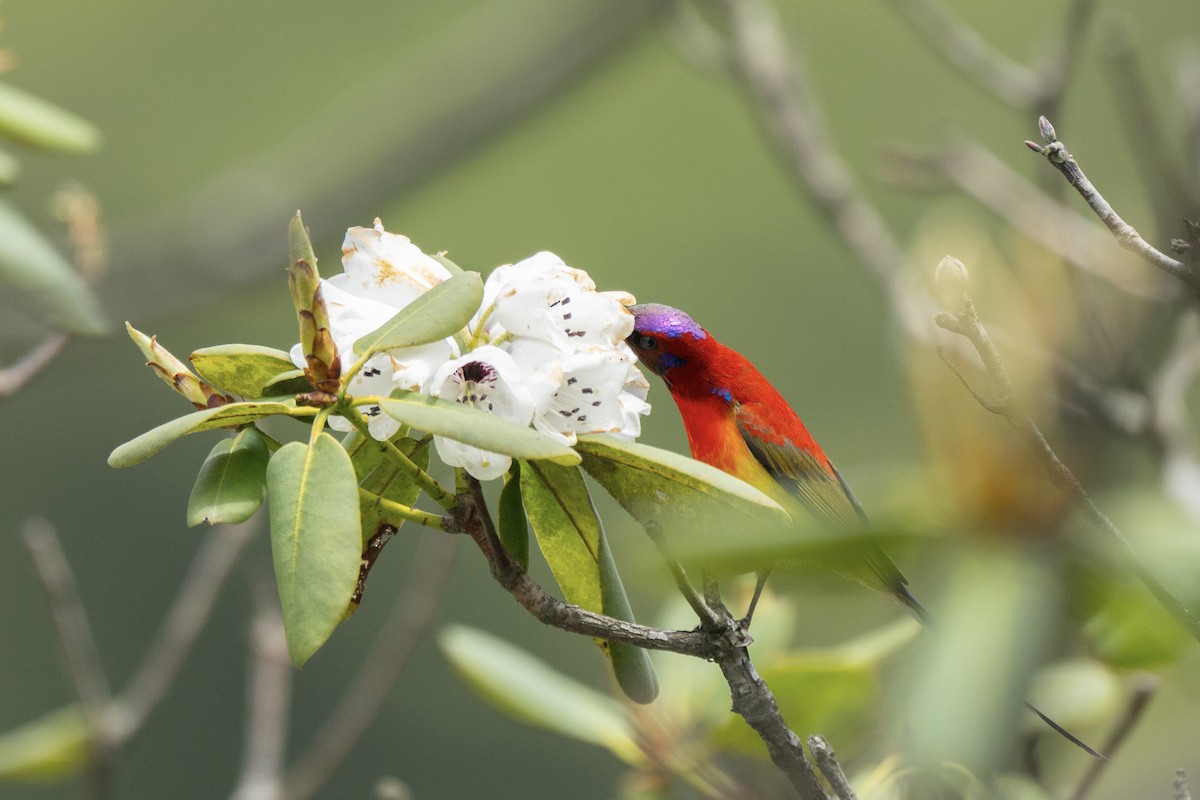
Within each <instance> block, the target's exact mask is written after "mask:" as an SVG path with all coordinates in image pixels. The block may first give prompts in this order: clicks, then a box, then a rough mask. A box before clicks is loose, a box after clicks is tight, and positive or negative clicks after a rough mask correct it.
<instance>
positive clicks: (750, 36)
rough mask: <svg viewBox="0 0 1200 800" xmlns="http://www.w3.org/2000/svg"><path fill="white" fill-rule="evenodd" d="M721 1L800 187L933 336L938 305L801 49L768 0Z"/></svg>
mask: <svg viewBox="0 0 1200 800" xmlns="http://www.w3.org/2000/svg"><path fill="white" fill-rule="evenodd" d="M721 6H722V7H723V9H724V11H725V15H726V16H727V17H728V19H729V24H730V29H731V34H732V35H731V41H730V47H731V51H730V52H731V56H732V61H733V64H734V66H735V67H736V68H737V74H738V76H739V77H740V79H741V82H742V85H743V86H744V88H745V90H746V93H747V95H748V97H749V99H750V100H752V101H753V104H752V110H753V111H754V113H755V114H756V115H757V116H758V117H759V119H760V121H761V122H762V124H763V126H764V127H765V129H766V130H767V132H768V133H769V134H770V141H771V143H772V144H773V145H774V146H775V147H776V149H777V150H778V152H779V154H780V156H781V157H782V158H783V161H784V163H785V165H786V166H787V167H788V174H789V175H790V176H791V178H792V181H793V183H794V184H795V186H796V188H797V189H799V190H800V192H801V193H802V194H803V195H804V196H806V197H807V198H809V199H810V200H811V201H812V203H813V205H814V207H815V208H816V209H817V211H818V212H819V213H821V214H822V215H823V216H824V217H825V218H826V220H827V221H828V222H829V223H830V225H831V226H832V228H833V230H834V231H835V232H836V233H837V234H838V236H840V237H841V239H842V241H844V242H845V244H846V245H847V247H849V249H850V251H851V252H852V253H853V254H854V256H855V257H856V258H857V259H858V260H859V261H860V262H861V263H862V264H863V265H864V266H865V267H866V268H867V271H868V273H869V274H870V276H871V277H872V278H874V279H875V280H876V281H877V282H878V283H879V284H880V285H881V286H882V287H883V289H884V291H886V292H887V295H888V300H889V302H890V304H891V306H892V310H893V312H894V313H895V314H896V317H897V319H898V320H899V322H900V323H901V325H902V326H903V327H904V329H905V331H906V332H907V333H908V334H909V335H910V336H912V337H913V338H914V339H916V340H917V341H928V340H929V339H930V338H931V337H930V331H929V317H930V314H931V313H932V308H933V304H932V302H931V301H930V299H929V298H928V297H926V296H925V295H924V293H922V292H920V291H918V290H917V289H916V288H915V287H913V286H910V285H909V284H908V283H907V282H906V278H905V270H903V269H902V267H903V265H904V258H903V253H902V251H901V249H900V246H899V245H898V244H897V242H896V240H895V238H894V237H893V236H892V234H891V232H890V231H889V230H888V228H887V226H886V225H885V224H884V221H883V218H882V217H881V216H880V214H879V212H878V211H877V210H876V209H875V207H874V206H872V205H871V203H870V202H869V201H868V200H867V199H866V198H865V197H864V196H863V194H862V193H861V192H860V191H859V190H858V188H857V187H856V186H855V184H854V180H853V178H852V177H851V174H850V170H849V168H848V167H847V165H846V163H845V161H844V160H843V159H842V157H841V155H840V154H839V153H838V152H837V150H836V148H834V147H833V145H832V144H831V142H830V137H829V134H828V132H827V131H826V129H825V123H824V119H823V117H822V114H821V110H820V107H819V103H818V101H817V99H816V97H815V95H814V93H813V91H812V89H811V87H810V86H809V81H808V77H807V75H806V74H805V72H804V70H803V68H802V66H801V61H800V58H799V54H798V53H797V52H796V51H795V50H789V48H788V44H787V42H786V41H785V40H784V38H783V35H782V33H781V31H780V28H779V24H778V22H777V20H776V19H775V16H774V14H773V12H772V10H771V8H770V6H769V5H767V4H766V3H765V2H763V0H723V1H722V3H721Z"/></svg>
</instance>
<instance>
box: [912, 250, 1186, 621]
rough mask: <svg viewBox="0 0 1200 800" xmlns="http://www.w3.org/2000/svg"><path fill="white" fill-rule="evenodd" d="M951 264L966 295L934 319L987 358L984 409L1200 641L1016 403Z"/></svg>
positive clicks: (1181, 609)
mask: <svg viewBox="0 0 1200 800" xmlns="http://www.w3.org/2000/svg"><path fill="white" fill-rule="evenodd" d="M947 263H950V264H956V265H957V270H961V273H962V276H963V278H962V287H961V297H960V298H959V299H958V301H957V302H956V303H954V304H953V308H952V310H951V311H946V312H942V313H940V314H938V315H937V317H936V320H935V321H936V322H937V325H938V327H940V328H942V329H944V330H947V331H950V332H951V333H956V334H958V335H960V336H963V337H965V338H966V339H967V340H968V341H969V342H970V343H971V345H972V346H973V347H974V348H975V351H976V352H977V353H978V355H979V358H980V360H982V362H983V366H984V369H985V370H986V371H987V375H988V377H989V379H990V380H991V383H992V387H993V393H994V395H995V399H994V400H993V401H992V402H991V403H990V404H988V405H986V406H985V408H987V409H988V410H989V411H991V412H992V413H995V414H998V415H1000V416H1002V417H1004V419H1005V420H1007V421H1008V423H1009V424H1010V425H1011V426H1012V427H1013V429H1014V430H1015V431H1017V433H1018V435H1019V436H1020V437H1021V439H1023V440H1024V441H1025V443H1026V445H1027V446H1028V447H1029V448H1030V450H1032V451H1033V454H1034V456H1035V457H1036V458H1037V459H1038V461H1039V462H1041V465H1042V468H1043V469H1044V470H1045V471H1046V474H1047V476H1048V477H1049V478H1050V482H1051V483H1053V484H1054V486H1055V487H1056V488H1058V490H1059V491H1061V492H1063V493H1064V494H1066V495H1067V496H1068V497H1070V498H1072V499H1073V500H1074V501H1075V502H1076V503H1077V504H1078V505H1079V507H1080V508H1081V509H1082V510H1083V512H1084V515H1085V516H1086V517H1087V518H1088V520H1089V521H1090V522H1091V523H1092V524H1093V525H1094V526H1095V527H1097V528H1099V529H1100V530H1102V531H1104V532H1105V533H1106V534H1107V535H1108V537H1109V538H1110V539H1112V540H1113V541H1114V542H1115V543H1116V544H1118V545H1119V546H1120V548H1121V550H1122V551H1123V553H1124V555H1125V558H1126V562H1127V564H1128V565H1129V567H1130V568H1131V569H1132V570H1133V571H1134V573H1135V574H1136V575H1137V577H1138V579H1139V580H1141V581H1142V583H1143V584H1144V585H1145V586H1146V588H1147V589H1149V590H1150V591H1151V593H1153V594H1154V596H1155V598H1156V599H1157V600H1158V602H1159V603H1160V604H1161V605H1162V606H1163V608H1165V609H1166V610H1167V611H1168V612H1170V613H1171V615H1172V616H1174V617H1175V619H1176V620H1177V621H1178V622H1179V623H1180V624H1181V625H1183V626H1184V627H1185V628H1187V630H1188V631H1189V632H1190V633H1191V634H1192V636H1193V637H1195V638H1196V639H1197V640H1200V619H1197V618H1196V616H1195V615H1194V614H1193V613H1192V612H1191V611H1190V610H1188V608H1187V607H1186V606H1184V605H1183V603H1181V602H1180V601H1179V599H1178V598H1177V597H1175V595H1173V594H1172V593H1171V592H1170V591H1169V590H1168V589H1167V588H1166V587H1165V586H1163V584H1162V583H1161V582H1159V580H1158V579H1157V578H1156V577H1154V575H1153V574H1152V573H1151V572H1150V571H1149V570H1148V569H1147V568H1146V566H1145V565H1144V564H1142V561H1141V558H1140V557H1139V556H1138V555H1137V552H1136V551H1135V550H1134V549H1133V545H1132V544H1130V542H1129V540H1128V539H1126V538H1125V535H1124V534H1123V533H1121V530H1120V529H1119V528H1118V527H1117V526H1116V525H1115V524H1114V523H1113V522H1112V520H1110V519H1109V518H1108V516H1107V515H1106V514H1105V513H1104V512H1103V511H1101V510H1100V508H1099V506H1097V505H1096V504H1095V502H1094V501H1093V500H1092V498H1091V496H1090V495H1089V494H1088V493H1087V490H1085V489H1084V487H1083V484H1082V483H1080V482H1079V479H1078V478H1076V477H1075V474H1074V473H1073V472H1072V471H1071V470H1070V468H1069V467H1067V465H1066V464H1064V463H1063V462H1062V460H1061V459H1059V457H1058V455H1057V454H1056V453H1055V452H1054V449H1053V448H1052V447H1051V446H1050V443H1049V442H1048V441H1047V440H1046V437H1045V435H1044V434H1043V433H1042V430H1041V428H1040V427H1039V426H1038V424H1037V423H1036V422H1035V421H1034V420H1033V418H1032V417H1031V416H1030V415H1029V414H1028V413H1027V412H1026V411H1025V410H1024V409H1022V408H1021V407H1020V406H1019V404H1018V403H1017V402H1016V400H1015V393H1014V391H1013V385H1012V381H1011V380H1010V378H1009V376H1008V370H1007V369H1006V368H1005V366H1004V361H1003V359H1002V358H1001V357H1000V353H999V351H998V350H997V349H996V346H995V345H994V344H993V343H992V340H991V337H990V336H989V335H988V332H987V329H986V328H985V327H984V325H983V321H982V320H981V319H980V318H979V315H978V313H976V311H975V306H974V304H973V303H972V302H971V298H970V297H969V296H968V295H967V293H966V288H965V286H966V284H965V280H966V279H965V276H966V267H964V266H963V265H962V263H961V262H959V261H957V259H951V258H950V257H949V256H947V258H945V259H943V261H942V264H941V265H939V272H941V271H942V269H943V266H944V265H946V264H947ZM947 272H951V270H947ZM972 394H976V395H978V393H977V392H972Z"/></svg>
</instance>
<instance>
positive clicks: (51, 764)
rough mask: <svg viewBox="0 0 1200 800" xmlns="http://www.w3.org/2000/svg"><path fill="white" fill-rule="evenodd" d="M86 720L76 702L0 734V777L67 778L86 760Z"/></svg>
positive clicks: (19, 778)
mask: <svg viewBox="0 0 1200 800" xmlns="http://www.w3.org/2000/svg"><path fill="white" fill-rule="evenodd" d="M89 745H90V742H89V737H88V731H87V720H86V719H85V718H84V716H83V709H82V708H80V707H79V706H77V705H72V706H67V707H66V708H60V709H58V710H57V711H52V712H51V713H49V714H47V715H45V716H44V717H40V718H38V719H35V720H33V721H31V722H27V723H25V724H24V725H22V726H21V727H19V728H15V729H14V730H10V731H5V732H4V733H2V734H0V780H6V781H52V780H60V779H63V778H67V777H70V776H71V775H73V774H75V773H76V772H78V771H79V770H80V769H81V768H82V767H83V766H84V764H86V763H87V759H88V752H89V749H90V746H89Z"/></svg>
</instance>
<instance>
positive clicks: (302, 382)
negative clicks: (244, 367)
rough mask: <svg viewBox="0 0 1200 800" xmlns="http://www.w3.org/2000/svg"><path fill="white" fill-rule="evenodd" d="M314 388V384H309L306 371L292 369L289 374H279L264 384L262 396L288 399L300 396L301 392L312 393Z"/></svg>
mask: <svg viewBox="0 0 1200 800" xmlns="http://www.w3.org/2000/svg"><path fill="white" fill-rule="evenodd" d="M312 388H313V387H312V384H311V383H309V382H308V378H307V377H306V376H305V375H304V370H302V369H290V370H288V371H287V372H281V373H279V374H278V375H276V376H275V377H274V378H272V379H271V380H269V381H268V382H267V383H266V384H264V385H263V388H262V396H263V397H287V396H289V395H297V394H300V393H301V392H310V391H312Z"/></svg>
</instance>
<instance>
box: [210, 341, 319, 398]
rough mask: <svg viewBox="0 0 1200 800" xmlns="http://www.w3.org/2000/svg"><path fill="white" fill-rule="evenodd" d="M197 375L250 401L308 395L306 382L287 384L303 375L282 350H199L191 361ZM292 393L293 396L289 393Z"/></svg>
mask: <svg viewBox="0 0 1200 800" xmlns="http://www.w3.org/2000/svg"><path fill="white" fill-rule="evenodd" d="M188 360H189V361H190V362H191V363H192V367H193V368H194V369H195V370H196V374H197V375H199V376H200V377H201V378H203V379H204V380H206V381H208V382H209V383H210V384H212V385H213V386H220V387H221V388H222V389H223V390H224V391H226V392H228V393H230V394H235V395H239V396H240V397H244V398H247V399H249V400H259V399H261V398H264V397H277V396H280V395H285V394H289V393H290V394H297V393H299V392H302V391H305V390H306V389H307V387H308V384H307V382H305V383H303V384H299V385H297V384H288V381H289V380H292V379H295V378H297V377H300V376H302V375H303V372H302V371H301V370H298V369H296V365H295V364H293V363H292V359H291V357H290V356H289V355H288V354H287V353H285V352H283V351H282V350H276V349H275V348H273V347H263V346H261V345H255V344H225V345H219V346H217V347H204V348H201V349H200V350H196V351H195V352H193V353H192V355H191V356H190V357H189V358H188ZM289 389H290V390H291V391H290V392H289V391H288V390H289Z"/></svg>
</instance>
